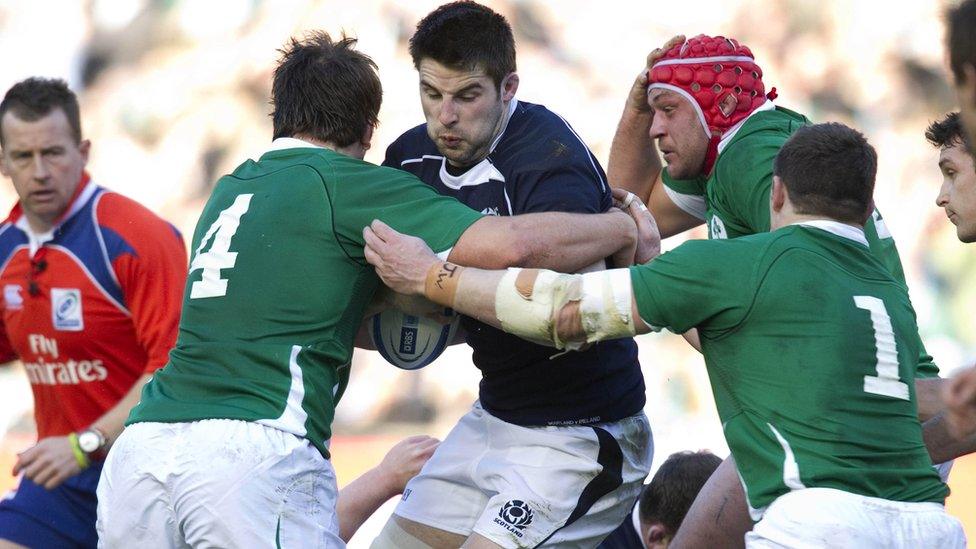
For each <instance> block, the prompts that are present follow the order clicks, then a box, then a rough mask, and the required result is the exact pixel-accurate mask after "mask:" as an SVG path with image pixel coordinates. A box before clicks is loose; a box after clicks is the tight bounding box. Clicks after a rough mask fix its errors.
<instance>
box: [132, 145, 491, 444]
mask: <svg viewBox="0 0 976 549" xmlns="http://www.w3.org/2000/svg"><path fill="white" fill-rule="evenodd" d="M480 218H481V215H480V214H479V213H477V212H475V211H474V210H471V209H470V208H468V207H466V206H464V205H463V204H461V203H460V202H458V201H456V200H454V199H453V198H449V197H444V196H441V195H439V194H437V192H436V191H434V190H433V189H432V188H431V187H430V186H428V185H425V184H424V183H422V182H421V181H419V180H418V179H416V178H414V177H413V176H412V175H410V174H408V173H406V172H402V171H400V170H394V169H390V168H383V167H379V166H375V165H373V164H369V163H366V162H363V161H360V160H357V159H354V158H350V157H347V156H343V155H340V154H337V153H335V152H333V151H330V150H328V149H323V148H318V147H314V146H312V145H310V144H307V143H304V142H302V141H298V140H294V139H279V140H276V141H275V143H274V145H273V147H272V150H270V151H269V152H267V153H266V154H264V156H262V157H261V159H260V160H258V161H257V162H254V161H247V162H245V163H243V164H241V165H240V166H239V167H238V168H237V169H236V170H235V171H234V172H233V173H232V174H230V175H227V176H224V177H222V178H221V179H220V180H219V181H218V182H217V185H216V187H215V189H214V191H213V194H212V195H211V197H210V200H209V201H208V202H207V205H206V206H205V207H204V210H203V213H202V214H201V216H200V220H199V222H198V224H197V227H196V231H195V232H194V235H193V243H192V250H191V251H192V261H191V263H190V274H189V277H188V280H187V287H186V291H185V294H184V299H183V315H182V318H181V320H180V331H179V338H178V340H177V343H176V347H175V348H174V349H173V351H172V352H171V353H170V361H169V363H168V364H167V365H166V366H165V367H164V368H163V369H161V370H159V371H158V372H156V374H155V376H153V379H152V381H150V382H149V383H148V384H147V385H146V387H145V389H144V390H143V393H142V400H141V402H140V403H139V404H138V405H137V406H136V407H135V408H134V409H133V410H132V413H131V415H130V416H129V423H137V422H145V421H160V422H186V421H196V420H203V419H213V418H221V419H239V420H244V421H253V422H257V423H261V424H264V425H268V426H271V427H274V428H278V429H281V430H283V431H286V432H289V433H292V434H295V435H297V436H301V437H305V438H307V439H308V440H309V441H310V442H311V443H312V444H313V445H314V446H316V448H318V449H319V450H320V451H321V452H322V453H323V455H325V456H326V457H328V450H327V446H328V440H329V438H330V436H331V424H332V419H333V415H334V411H335V405H336V403H337V402H338V401H339V398H340V397H341V395H342V391H343V389H344V388H345V385H346V382H347V380H348V377H349V362H350V359H351V357H352V348H353V338H354V336H355V334H356V332H357V330H358V329H359V326H360V323H361V321H362V317H363V312H364V310H365V308H366V306H367V304H368V303H369V301H370V300H371V299H372V297H373V293H374V292H375V290H376V289H377V287H378V286H379V279H378V278H377V276H376V273H375V272H374V270H373V268H372V267H371V266H370V265H369V264H367V263H366V261H365V259H364V255H363V247H364V242H363V235H362V231H363V228H364V227H365V226H367V225H369V223H370V222H371V221H372V220H373V219H380V220H382V221H384V222H386V223H387V224H389V225H390V226H392V227H393V228H395V229H396V230H398V231H401V232H404V233H407V234H412V235H417V236H419V237H420V238H422V239H424V240H425V241H426V242H427V244H428V245H429V246H430V247H431V248H432V249H433V250H434V251H443V250H446V249H448V248H450V247H452V246H453V245H454V243H455V242H456V241H457V239H458V238H459V237H460V236H461V234H462V233H463V232H464V231H465V229H467V228H468V227H469V226H470V225H471V224H472V223H474V222H475V221H477V220H478V219H480Z"/></svg>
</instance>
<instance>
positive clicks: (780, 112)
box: [661, 107, 939, 378]
mask: <svg viewBox="0 0 976 549" xmlns="http://www.w3.org/2000/svg"><path fill="white" fill-rule="evenodd" d="M809 124H811V122H810V120H809V119H807V117H805V116H803V115H802V114H799V113H796V112H793V111H791V110H789V109H784V108H782V107H776V108H775V109H771V110H765V111H759V112H756V113H755V114H753V115H752V116H750V117H749V118H748V119H746V121H745V122H744V123H743V124H742V126H741V127H740V128H739V130H738V131H737V132H736V133H735V134H734V135H733V136H732V137H730V138H728V141H727V142H725V143H723V145H722V149H721V152H720V153H719V155H718V158H717V159H716V160H715V166H714V168H713V169H712V173H711V174H709V176H708V177H707V178H706V177H701V178H698V179H694V180H676V179H672V178H671V176H670V175H668V171H667V170H664V172H663V173H662V176H661V177H662V179H663V181H664V184H665V185H666V186H667V187H668V189H669V192H668V194H669V196H670V197H671V199H672V200H673V201H674V202H675V204H678V205H679V206H680V207H682V208H683V209H685V210H686V211H688V212H689V213H691V214H692V215H697V216H698V217H699V218H701V219H703V220H704V221H705V223H707V225H708V237H709V238H738V237H740V236H746V235H751V234H756V233H765V232H768V231H769V193H770V192H771V189H772V187H773V160H774V159H775V158H776V155H777V154H778V153H779V150H780V148H781V147H782V146H783V143H785V142H786V140H787V139H789V137H790V136H791V135H793V133H794V132H795V131H796V130H798V129H800V128H801V127H803V126H806V125H809ZM702 198H704V203H702ZM864 233H865V236H866V237H867V239H868V244H869V245H870V248H871V252H872V253H874V254H875V257H876V258H877V259H878V260H879V261H880V262H881V263H882V264H883V265H884V266H885V267H886V268H887V269H888V270H889V272H891V274H892V276H894V277H895V279H896V280H898V281H899V282H901V283H902V284H905V273H904V271H903V270H902V266H901V258H900V257H899V255H898V249H897V248H896V247H895V240H894V239H893V238H892V237H891V233H890V232H888V229H887V227H886V226H885V224H884V220H883V219H882V217H881V214H880V213H879V212H878V210H874V213H873V215H872V217H871V219H870V220H868V222H867V224H866V225H865V227H864ZM919 345H921V352H922V354H921V356H920V357H919V369H918V377H922V378H929V377H938V375H939V368H938V367H937V366H936V365H935V364H934V363H933V362H932V357H931V356H929V354H928V352H927V351H926V350H925V346H924V345H922V344H921V340H920V341H919Z"/></svg>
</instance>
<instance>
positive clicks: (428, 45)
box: [410, 0, 515, 88]
mask: <svg viewBox="0 0 976 549" xmlns="http://www.w3.org/2000/svg"><path fill="white" fill-rule="evenodd" d="M410 57H412V58H413V66H414V67H416V68H418V69H419V68H420V62H421V61H422V60H423V59H425V58H430V59H433V60H434V61H437V62H438V63H440V64H442V65H444V66H445V67H448V68H451V69H455V70H466V71H473V70H477V69H484V71H485V74H487V75H488V76H489V77H491V79H492V81H493V82H494V83H495V86H496V87H499V88H501V85H502V80H504V79H505V77H506V76H508V75H509V74H511V73H513V72H515V38H514V37H513V36H512V27H511V26H510V25H509V24H508V21H506V20H505V17H503V16H502V15H499V14H498V13H495V12H494V11H492V10H491V9H489V8H487V7H485V6H482V5H481V4H478V3H475V2H470V1H466V0H465V1H461V2H452V3H450V4H444V5H443V6H441V7H439V8H437V9H436V10H434V11H432V12H430V13H429V14H427V16H426V17H424V18H423V19H421V20H420V23H417V30H416V32H414V34H413V37H412V38H410Z"/></svg>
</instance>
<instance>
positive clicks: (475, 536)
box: [373, 2, 652, 548]
mask: <svg viewBox="0 0 976 549" xmlns="http://www.w3.org/2000/svg"><path fill="white" fill-rule="evenodd" d="M410 54H411V57H412V58H413V62H414V65H415V67H416V68H417V71H418V73H419V80H420V96H421V105H422V108H423V112H424V115H425V117H426V120H427V122H426V124H422V125H420V126H417V127H415V128H413V129H411V130H409V131H407V132H406V133H404V134H403V135H402V136H400V138H399V139H397V140H396V141H395V142H394V143H393V144H392V145H390V147H389V149H388V150H387V154H386V160H385V162H384V164H385V165H386V166H391V167H397V168H400V169H403V170H406V171H409V172H410V173H413V174H414V175H416V176H418V177H419V178H420V179H421V180H423V181H424V182H426V183H427V184H429V185H431V186H432V187H434V188H435V189H437V190H438V192H440V193H441V194H445V195H450V196H453V197H456V198H457V199H459V200H460V201H462V202H464V203H465V204H466V205H468V206H470V207H472V208H474V209H476V210H478V211H481V212H482V213H485V214H490V215H501V216H510V215H518V214H524V213H530V212H544V211H565V212H581V213H587V212H589V213H599V212H603V211H606V210H607V209H608V208H610V207H611V206H612V203H613V199H612V196H611V192H610V186H609V185H608V183H607V181H606V176H605V174H604V172H603V169H602V168H601V166H600V164H599V163H598V162H597V160H596V159H595V158H594V156H593V154H592V153H591V152H590V151H589V149H588V148H587V146H586V145H585V144H584V143H583V142H582V140H581V139H580V138H579V136H578V135H577V134H576V133H575V132H574V130H573V129H572V127H570V125H569V124H568V123H567V122H566V121H565V120H563V119H562V118H561V117H560V116H559V115H557V114H555V113H553V112H552V111H550V110H548V109H546V108H545V107H544V106H542V105H537V104H532V103H528V102H525V101H519V100H518V99H516V98H515V95H516V91H517V89H518V84H519V75H518V74H517V73H516V72H515V71H516V66H515V65H516V63H515V45H514V39H513V37H512V30H511V27H510V26H509V25H508V22H507V21H506V20H505V18H504V17H502V16H501V15H499V14H497V13H495V12H493V11H492V10H490V9H488V8H486V7H484V6H481V5H479V4H476V3H473V2H455V3H452V4H447V5H444V6H441V7H440V8H438V9H436V10H434V11H433V12H431V13H430V14H428V15H427V16H426V17H425V18H424V19H423V20H422V21H420V23H419V24H418V25H417V30H416V33H415V34H414V36H413V37H412V38H411V40H410ZM644 252H648V251H643V252H642V251H641V250H639V251H638V260H639V261H643V260H642V259H641V255H642V253H644ZM649 258H650V256H648V257H646V258H644V260H646V259H649ZM478 259H482V260H483V258H478ZM560 260H565V258H556V257H535V258H534V259H533V260H532V261H531V265H525V266H532V267H546V266H549V265H551V264H552V263H554V262H556V261H560ZM458 263H460V264H465V260H464V259H461V258H458ZM591 268H592V269H603V268H605V265H604V264H603V262H602V261H601V262H600V263H599V264H596V265H593V266H592V267H591ZM462 327H463V328H464V329H465V330H466V332H467V343H468V344H469V345H471V347H472V349H473V351H474V355H473V360H474V363H475V366H477V367H478V368H479V369H480V370H481V371H482V376H483V377H482V381H481V386H480V398H479V400H478V401H477V402H475V403H474V405H473V406H472V408H471V410H470V411H469V412H468V413H467V414H466V415H465V416H463V417H462V418H461V419H460V421H459V422H458V424H457V426H456V427H455V428H454V429H453V430H452V431H451V432H450V434H449V435H448V436H447V438H446V439H445V440H444V441H443V442H442V443H441V445H440V446H439V447H438V448H437V450H436V451H435V453H434V455H433V457H432V458H431V460H430V461H429V462H428V463H427V464H426V465H425V466H424V468H423V470H422V471H421V473H420V475H418V476H417V477H415V478H414V479H413V480H411V481H410V483H409V484H408V486H407V488H406V490H405V491H404V496H403V498H402V500H401V501H400V503H399V505H398V506H397V508H396V511H395V516H394V517H391V518H390V520H389V521H388V522H387V524H386V526H385V527H384V529H383V531H382V533H381V534H380V536H379V537H378V538H377V539H376V541H375V542H374V544H373V547H381V548H386V547H399V548H402V547H428V546H430V547H452V548H456V547H459V546H462V545H463V546H464V547H506V548H514V547H536V546H539V545H543V546H546V545H549V544H552V545H557V544H572V545H574V546H577V545H578V546H595V545H597V544H598V543H599V542H600V540H602V539H603V538H604V537H605V536H606V535H607V534H608V533H609V532H610V531H612V530H613V529H614V528H615V527H617V526H618V525H619V524H620V523H621V522H622V521H623V519H624V518H625V517H626V516H627V515H628V513H630V511H631V509H632V508H633V505H634V501H635V500H636V498H637V496H638V495H639V493H640V489H641V485H642V483H643V481H644V479H645V478H646V476H647V473H648V471H649V469H650V465H651V456H652V442H651V433H650V428H649V426H648V421H647V417H646V416H645V415H644V413H643V407H644V402H645V395H644V382H643V377H642V375H641V371H640V366H639V364H638V362H637V347H636V344H635V343H634V341H633V340H632V339H623V340H617V341H608V342H604V343H599V344H597V345H594V346H593V347H591V348H589V349H587V350H585V351H582V352H569V353H557V351H556V350H554V349H553V348H552V347H545V346H541V345H536V344H533V343H530V342H527V341H525V340H522V339H519V338H517V337H515V336H512V335H508V334H505V333H504V332H502V331H500V330H497V329H495V328H492V327H490V326H487V325H485V324H482V323H480V322H478V321H476V320H474V319H471V318H464V319H463V320H462Z"/></svg>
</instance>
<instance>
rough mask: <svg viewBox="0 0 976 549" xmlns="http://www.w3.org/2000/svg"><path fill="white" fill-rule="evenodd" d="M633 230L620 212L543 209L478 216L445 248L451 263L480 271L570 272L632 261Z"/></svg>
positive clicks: (631, 222)
mask: <svg viewBox="0 0 976 549" xmlns="http://www.w3.org/2000/svg"><path fill="white" fill-rule="evenodd" d="M637 237H638V234H637V228H636V227H635V226H634V222H633V221H632V220H631V219H630V218H629V217H628V216H627V215H624V214H623V212H620V211H618V210H614V209H611V211H609V212H607V213H602V214H573V213H563V212H545V213H534V214H524V215H517V216H511V217H498V216H484V217H483V218H481V219H479V220H478V221H477V222H475V223H474V224H473V225H471V227H470V228H468V230H466V231H465V232H464V234H462V235H461V238H460V239H459V240H458V241H457V244H455V245H454V247H453V248H452V249H451V253H450V256H449V259H450V260H451V261H452V262H454V263H459V264H462V265H471V266H473V267H479V268H482V269H504V268H506V267H514V266H521V267H540V268H547V269H554V270H558V271H563V272H575V271H579V270H581V269H583V268H584V267H588V266H590V265H592V264H593V263H596V262H597V261H602V260H603V259H605V258H607V257H611V256H612V257H613V260H614V263H615V265H618V266H627V265H630V264H632V263H633V262H634V254H635V250H636V247H637Z"/></svg>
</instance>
